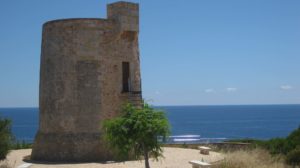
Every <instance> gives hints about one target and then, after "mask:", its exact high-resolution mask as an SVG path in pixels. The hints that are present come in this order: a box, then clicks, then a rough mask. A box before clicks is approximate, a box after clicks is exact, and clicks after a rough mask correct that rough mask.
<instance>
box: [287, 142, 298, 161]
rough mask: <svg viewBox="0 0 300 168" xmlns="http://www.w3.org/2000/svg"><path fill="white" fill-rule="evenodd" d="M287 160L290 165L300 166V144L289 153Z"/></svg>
mask: <svg viewBox="0 0 300 168" xmlns="http://www.w3.org/2000/svg"><path fill="white" fill-rule="evenodd" d="M286 162H287V163H288V164H290V165H294V166H296V165H298V166H300V146H298V147H297V148H296V149H294V150H292V151H290V152H289V153H288V154H287V156H286Z"/></svg>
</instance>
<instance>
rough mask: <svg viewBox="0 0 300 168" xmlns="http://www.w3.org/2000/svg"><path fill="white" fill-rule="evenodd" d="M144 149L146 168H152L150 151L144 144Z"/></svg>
mask: <svg viewBox="0 0 300 168" xmlns="http://www.w3.org/2000/svg"><path fill="white" fill-rule="evenodd" d="M143 149H144V159H145V168H150V164H149V155H148V149H147V147H145V145H144V144H143Z"/></svg>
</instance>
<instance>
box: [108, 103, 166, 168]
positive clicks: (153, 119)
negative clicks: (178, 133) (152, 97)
mask: <svg viewBox="0 0 300 168" xmlns="http://www.w3.org/2000/svg"><path fill="white" fill-rule="evenodd" d="M122 112H123V113H122V114H121V116H120V117H117V118H113V119H109V120H106V121H105V122H104V124H103V128H104V130H105V133H106V136H105V137H106V139H107V142H108V143H109V144H110V146H111V147H113V148H114V149H115V150H116V151H117V152H118V154H119V155H120V156H121V158H123V159H125V158H128V156H129V153H132V154H133V155H134V157H135V159H140V157H141V156H144V159H145V167H146V168H149V167H150V165H149V156H152V157H153V158H155V159H158V158H159V157H160V156H162V148H161V141H160V140H159V139H162V140H165V139H166V137H167V136H168V135H169V133H170V126H169V122H168V120H167V117H166V116H165V113H164V112H163V111H159V110H156V109H154V108H152V107H150V106H149V105H148V104H144V105H143V107H141V108H137V107H134V106H132V105H131V104H127V105H125V106H124V107H123V110H122Z"/></svg>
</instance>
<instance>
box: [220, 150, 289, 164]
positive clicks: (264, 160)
mask: <svg viewBox="0 0 300 168" xmlns="http://www.w3.org/2000/svg"><path fill="white" fill-rule="evenodd" d="M218 167H220V168H291V167H290V166H288V165H286V164H285V163H284V160H283V158H282V157H280V156H276V157H272V156H271V155H270V154H269V153H268V151H266V150H263V149H253V150H248V151H242V150H240V151H234V152H229V153H226V157H225V160H224V161H223V162H222V163H221V164H220V165H219V166H218Z"/></svg>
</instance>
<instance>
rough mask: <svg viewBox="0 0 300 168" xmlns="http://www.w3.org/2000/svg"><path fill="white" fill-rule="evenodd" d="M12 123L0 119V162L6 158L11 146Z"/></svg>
mask: <svg viewBox="0 0 300 168" xmlns="http://www.w3.org/2000/svg"><path fill="white" fill-rule="evenodd" d="M11 137H12V134H11V121H10V120H8V119H4V118H1V117H0V160H3V159H5V158H6V155H7V154H8V152H9V147H10V144H11Z"/></svg>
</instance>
